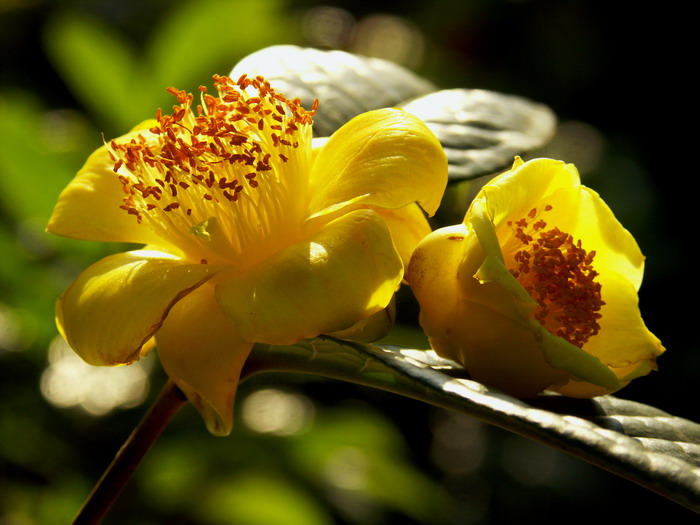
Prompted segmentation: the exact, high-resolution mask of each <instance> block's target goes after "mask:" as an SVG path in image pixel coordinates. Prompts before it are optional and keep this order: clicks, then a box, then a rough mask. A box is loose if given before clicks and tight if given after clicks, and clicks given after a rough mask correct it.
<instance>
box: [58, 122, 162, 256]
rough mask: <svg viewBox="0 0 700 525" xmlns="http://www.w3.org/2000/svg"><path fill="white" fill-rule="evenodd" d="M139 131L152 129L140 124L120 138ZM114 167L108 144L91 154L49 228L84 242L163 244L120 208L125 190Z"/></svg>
mask: <svg viewBox="0 0 700 525" xmlns="http://www.w3.org/2000/svg"><path fill="white" fill-rule="evenodd" d="M146 124H147V123H144V124H143V125H146ZM138 133H142V134H145V135H148V133H149V132H148V131H141V127H140V126H139V127H137V128H135V130H133V131H132V132H130V133H129V134H127V135H124V136H122V137H120V138H119V139H117V140H118V141H122V142H123V141H128V140H131V139H132V138H134V137H136V135H137V134H138ZM113 168H114V161H113V160H112V159H110V156H109V149H108V147H107V146H106V145H104V146H102V147H100V148H99V149H97V150H96V151H95V152H94V153H92V155H90V157H89V158H88V160H87V161H86V162H85V165H84V166H83V167H82V169H81V170H80V171H79V172H78V174H77V175H76V176H75V178H74V179H73V180H72V181H71V182H70V183H69V184H68V186H66V187H65V188H64V190H63V191H62V192H61V195H60V196H59V198H58V202H57V203H56V206H55V208H54V210H53V214H52V215H51V218H50V219H49V224H48V226H47V228H46V229H47V231H49V232H51V233H53V234H56V235H61V236H63V237H70V238H73V239H80V240H85V241H101V242H132V243H137V244H151V243H153V244H160V245H163V244H164V241H163V240H162V239H160V238H158V237H157V236H155V235H154V234H153V232H152V231H151V230H150V229H148V228H146V227H145V226H143V225H142V224H139V223H138V222H137V221H136V218H135V217H134V216H133V215H129V214H128V213H127V212H126V211H125V210H123V209H121V208H120V206H121V205H122V204H123V201H122V199H123V198H124V191H123V189H122V184H121V183H120V182H119V179H118V175H117V174H116V173H115V172H114V169H113Z"/></svg>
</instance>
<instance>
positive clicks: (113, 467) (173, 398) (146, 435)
mask: <svg viewBox="0 0 700 525" xmlns="http://www.w3.org/2000/svg"><path fill="white" fill-rule="evenodd" d="M186 403H187V398H186V397H185V395H184V394H183V393H182V391H181V390H180V389H179V388H178V387H177V386H175V383H173V382H172V381H171V380H170V379H168V381H167V383H165V385H164V386H163V389H162V390H161V392H160V394H159V395H158V397H157V398H156V400H155V401H154V403H153V405H152V406H151V408H150V410H149V411H148V412H147V413H146V415H145V416H144V417H143V419H142V420H141V422H140V423H139V424H138V426H137V427H136V428H135V429H134V431H133V432H132V433H131V435H130V436H129V438H128V439H127V440H126V441H125V442H124V444H123V445H122V447H121V448H120V449H119V451H118V452H117V454H116V455H115V457H114V459H113V460H112V463H111V464H110V465H109V467H107V470H105V471H104V473H103V474H102V477H101V478H100V480H99V481H98V482H97V484H96V485H95V487H94V488H93V489H92V492H91V493H90V495H89V496H88V497H87V499H86V500H85V503H84V504H83V506H82V508H81V509H80V511H79V512H78V514H77V516H76V517H75V519H74V520H73V522H72V523H73V525H97V524H98V523H100V522H101V521H102V519H103V518H104V516H105V515H106V514H107V512H108V511H109V509H110V508H111V507H112V505H113V504H114V502H115V501H116V499H117V497H118V496H119V494H120V493H121V491H122V489H123V488H124V486H125V485H126V484H127V482H128V481H129V479H130V478H131V476H132V474H133V473H134V471H135V470H136V468H137V467H138V465H139V463H140V462H141V460H142V459H143V457H144V456H145V455H146V452H148V449H149V448H151V445H153V443H154V442H155V441H156V439H158V436H160V434H161V432H162V431H163V430H164V429H165V427H166V426H167V425H168V423H169V422H170V421H171V420H172V418H173V417H174V416H175V414H177V413H178V411H179V410H180V409H181V408H182V407H183V406H184V405H185V404H186Z"/></svg>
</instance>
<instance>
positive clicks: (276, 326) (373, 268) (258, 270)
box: [216, 210, 403, 344]
mask: <svg viewBox="0 0 700 525" xmlns="http://www.w3.org/2000/svg"><path fill="white" fill-rule="evenodd" d="M402 274H403V265H402V264H401V259H400V257H399V255H398V254H397V252H396V249H395V248H394V245H393V243H392V240H391V236H390V234H389V230H388V229H387V227H386V225H385V224H384V222H383V221H382V219H381V218H380V217H379V215H377V214H376V213H375V212H373V211H371V210H356V211H352V212H350V213H348V214H346V215H343V216H341V217H340V218H338V219H335V220H333V221H331V222H329V223H328V224H326V225H325V226H324V227H323V228H321V229H320V231H318V232H317V233H316V234H314V235H312V236H311V237H310V238H309V239H308V240H306V241H302V242H299V243H296V244H294V245H292V246H290V247H288V248H286V249H285V250H283V251H281V252H279V253H277V254H275V255H273V256H272V257H270V258H268V259H267V260H265V261H264V262H262V263H261V264H260V265H258V266H257V267H255V268H253V269H252V270H250V271H249V272H246V273H243V274H241V275H236V276H234V277H232V278H230V279H228V280H223V282H221V283H220V284H218V286H217V289H216V295H217V300H218V301H219V304H220V305H221V307H222V308H223V310H224V311H225V312H226V313H227V314H228V315H229V316H230V317H231V318H232V319H234V320H235V321H236V322H237V323H238V325H239V327H240V330H241V333H242V334H243V337H244V338H245V339H247V340H249V341H256V342H263V343H269V344H291V343H294V342H297V341H300V340H302V339H305V338H307V337H314V336H317V335H319V334H322V333H328V332H335V331H338V330H343V329H345V328H348V327H349V326H351V325H353V324H354V323H356V322H357V321H359V320H361V319H364V318H365V317H367V316H369V315H371V314H373V313H374V312H376V311H378V310H381V309H382V308H384V307H386V306H387V304H388V303H389V301H390V300H391V298H392V296H393V294H394V292H395V291H396V288H397V287H398V285H399V283H400V282H401V279H402V276H403V275H402Z"/></svg>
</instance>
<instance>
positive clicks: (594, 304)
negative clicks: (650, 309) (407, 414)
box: [407, 159, 664, 397]
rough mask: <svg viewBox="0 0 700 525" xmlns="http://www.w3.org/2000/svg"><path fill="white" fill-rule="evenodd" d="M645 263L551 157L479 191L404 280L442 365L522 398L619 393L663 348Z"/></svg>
mask: <svg viewBox="0 0 700 525" xmlns="http://www.w3.org/2000/svg"><path fill="white" fill-rule="evenodd" d="M643 267H644V257H643V256H642V254H641V252H640V250H639V247H638V246H637V243H636V242H635V240H634V238H633V237H632V235H631V234H630V233H629V232H628V231H627V230H625V229H624V228H623V227H622V225H621V224H620V223H619V222H618V221H617V219H616V218H615V216H614V215H613V213H612V212H611V211H610V209H609V208H608V206H607V205H606V204H605V203H604V202H603V201H602V200H601V199H600V197H599V196H598V195H597V194H596V193H595V192H594V191H592V190H590V189H589V188H586V187H585V186H581V184H580V180H579V175H578V172H577V171H576V168H575V167H574V166H573V165H571V164H564V163H562V162H559V161H555V160H549V159H538V160H533V161H530V162H527V163H523V162H522V160H520V159H516V161H515V164H514V166H513V169H512V170H511V171H509V172H507V173H504V174H502V175H500V176H498V177H496V178H495V179H494V180H493V181H491V182H490V183H489V184H487V185H486V186H484V188H482V190H481V192H480V193H479V194H478V195H477V197H476V198H475V200H474V201H473V203H472V204H471V206H470V208H469V210H468V211H467V213H466V216H465V217H464V222H463V223H462V224H458V225H456V226H450V227H447V228H442V229H440V230H437V231H435V232H433V233H432V234H430V235H429V236H428V237H426V238H425V239H424V240H423V241H422V242H421V243H420V244H419V245H418V247H417V248H416V250H415V252H414V254H413V258H412V259H411V262H410V265H409V268H408V272H407V280H408V281H409V283H410V285H411V288H412V290H413V292H414V293H415V295H416V297H417V299H418V301H419V303H420V306H421V314H420V321H421V325H422V326H423V328H424V330H425V331H426V333H427V334H428V336H429V337H430V341H431V344H432V345H433V347H434V348H435V350H436V351H437V352H438V353H439V354H440V355H442V356H443V357H447V358H451V359H453V360H456V361H457V362H459V363H461V364H462V365H463V366H464V367H465V368H466V369H467V370H468V371H469V373H470V375H471V376H472V377H473V378H474V379H475V380H477V381H481V382H483V383H486V384H489V385H491V386H495V387H497V388H499V389H501V390H503V391H505V392H507V393H510V394H512V395H515V396H518V397H526V396H531V395H535V394H537V393H539V392H541V391H543V390H545V389H547V390H554V391H558V392H560V393H563V394H565V395H569V396H573V397H593V396H596V395H601V394H605V393H610V392H614V391H616V390H618V389H620V388H622V387H623V386H625V385H626V384H627V383H629V382H630V381H631V380H632V379H634V378H636V377H639V376H642V375H646V374H647V373H649V372H650V371H651V370H653V369H656V356H658V355H660V354H661V353H662V352H663V351H664V348H663V347H662V346H661V343H660V342H659V340H658V339H657V338H656V337H655V336H654V335H653V334H652V333H651V332H649V331H648V330H647V328H646V326H645V325H644V322H643V321H642V318H641V315H640V313H639V308H638V305H637V304H638V298H637V291H638V289H639V286H640V284H641V282H642V273H643Z"/></svg>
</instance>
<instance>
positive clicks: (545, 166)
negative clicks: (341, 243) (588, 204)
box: [467, 159, 580, 226]
mask: <svg viewBox="0 0 700 525" xmlns="http://www.w3.org/2000/svg"><path fill="white" fill-rule="evenodd" d="M579 186H580V178H579V175H578V171H577V170H576V168H575V167H574V166H573V164H565V163H564V162H562V161H558V160H551V159H535V160H531V161H529V162H527V163H524V164H523V162H522V161H521V160H520V159H516V162H515V163H514V165H513V169H512V170H511V171H508V172H506V173H503V174H501V175H499V176H498V177H495V178H494V179H493V180H491V181H490V182H489V183H488V184H486V185H485V186H484V187H483V188H482V189H481V191H480V192H479V193H478V194H477V196H476V198H475V199H474V200H475V201H476V200H484V201H485V202H486V203H487V207H488V215H489V217H490V218H491V220H492V221H493V222H494V224H496V225H497V226H498V225H500V224H501V223H503V222H504V221H505V220H506V219H507V218H508V217H517V218H521V217H525V216H527V214H528V212H529V211H530V210H531V209H532V208H533V207H534V206H537V205H538V204H539V203H541V202H542V200H544V199H545V198H546V197H548V196H550V195H552V194H553V193H554V192H556V191H557V190H559V189H561V188H578V187H579ZM467 214H469V212H467Z"/></svg>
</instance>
